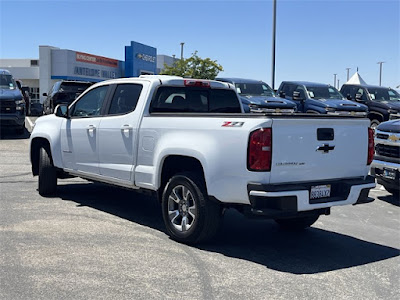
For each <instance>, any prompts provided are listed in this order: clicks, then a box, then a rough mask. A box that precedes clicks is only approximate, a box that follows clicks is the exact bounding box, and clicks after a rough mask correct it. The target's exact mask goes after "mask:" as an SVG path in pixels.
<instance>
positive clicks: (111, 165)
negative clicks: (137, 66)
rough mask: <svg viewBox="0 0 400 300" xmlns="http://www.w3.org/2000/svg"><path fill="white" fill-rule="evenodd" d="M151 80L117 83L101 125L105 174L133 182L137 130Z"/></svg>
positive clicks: (101, 150)
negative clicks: (148, 81)
mask: <svg viewBox="0 0 400 300" xmlns="http://www.w3.org/2000/svg"><path fill="white" fill-rule="evenodd" d="M148 85H149V83H147V82H143V83H124V84H118V85H116V86H114V88H115V90H114V93H113V95H112V97H111V98H110V99H111V100H110V102H109V103H108V108H107V109H106V115H105V116H104V117H103V118H102V120H101V123H100V127H99V168H100V174H101V175H102V176H105V177H108V178H110V179H118V180H124V181H131V179H132V180H133V177H132V178H131V173H132V170H133V168H134V165H135V160H136V156H137V154H136V153H137V133H138V127H139V122H140V118H141V114H142V112H143V107H138V104H139V105H140V104H141V106H143V104H144V103H145V102H146V101H145V97H146V96H147V95H144V94H145V93H144V92H143V91H148V88H147V86H148Z"/></svg>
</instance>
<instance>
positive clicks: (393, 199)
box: [378, 194, 400, 207]
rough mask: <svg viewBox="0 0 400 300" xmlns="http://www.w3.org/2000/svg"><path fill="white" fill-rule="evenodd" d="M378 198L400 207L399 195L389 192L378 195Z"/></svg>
mask: <svg viewBox="0 0 400 300" xmlns="http://www.w3.org/2000/svg"><path fill="white" fill-rule="evenodd" d="M378 199H379V200H382V201H385V202H387V203H389V204H393V205H395V206H397V207H400V197H399V195H392V194H389V195H385V196H379V197H378Z"/></svg>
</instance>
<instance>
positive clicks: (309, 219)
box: [275, 215, 319, 230]
mask: <svg viewBox="0 0 400 300" xmlns="http://www.w3.org/2000/svg"><path fill="white" fill-rule="evenodd" d="M318 218H319V215H314V216H304V217H296V218H290V219H275V222H276V223H278V224H279V226H280V227H282V228H283V229H286V230H302V229H305V228H307V227H310V226H311V225H312V224H314V223H315V222H316V221H317V220H318Z"/></svg>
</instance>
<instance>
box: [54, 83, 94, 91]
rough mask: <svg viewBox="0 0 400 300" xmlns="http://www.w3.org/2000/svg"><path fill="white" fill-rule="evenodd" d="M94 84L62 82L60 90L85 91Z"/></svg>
mask: <svg viewBox="0 0 400 300" xmlns="http://www.w3.org/2000/svg"><path fill="white" fill-rule="evenodd" d="M91 85H92V84H91V83H90V82H88V83H78V82H62V83H61V86H60V92H62V91H64V92H83V91H84V90H86V89H87V88H88V87H90V86H91Z"/></svg>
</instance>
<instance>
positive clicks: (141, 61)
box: [125, 41, 157, 77]
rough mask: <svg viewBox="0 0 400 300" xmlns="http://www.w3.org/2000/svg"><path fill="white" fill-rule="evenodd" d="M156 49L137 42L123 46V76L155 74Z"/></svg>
mask: <svg viewBox="0 0 400 300" xmlns="http://www.w3.org/2000/svg"><path fill="white" fill-rule="evenodd" d="M156 70H157V49H156V48H154V47H151V46H147V45H144V44H141V43H137V42H133V41H132V42H131V45H130V46H125V76H126V77H137V76H140V75H142V74H156Z"/></svg>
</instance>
